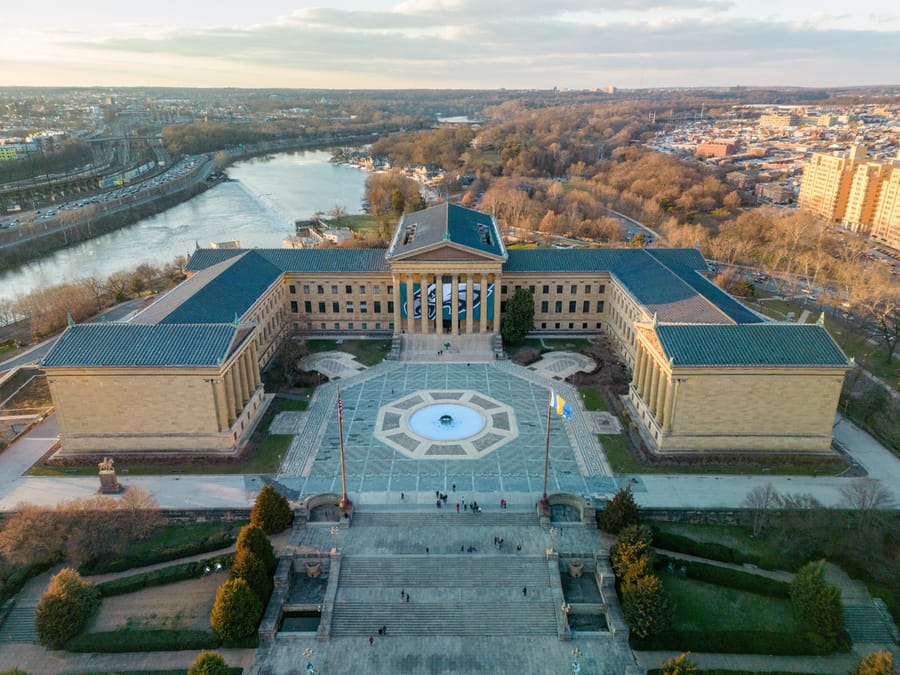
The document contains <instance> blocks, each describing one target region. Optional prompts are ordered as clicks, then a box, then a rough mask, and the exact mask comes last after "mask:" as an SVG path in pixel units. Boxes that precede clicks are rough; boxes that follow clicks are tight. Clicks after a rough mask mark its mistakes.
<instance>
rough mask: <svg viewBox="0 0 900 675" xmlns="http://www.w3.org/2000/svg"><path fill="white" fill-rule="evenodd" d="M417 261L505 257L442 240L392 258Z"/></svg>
mask: <svg viewBox="0 0 900 675" xmlns="http://www.w3.org/2000/svg"><path fill="white" fill-rule="evenodd" d="M401 260H402V261H403V262H416V261H420V260H421V261H429V262H430V261H435V260H454V261H473V262H486V261H490V262H503V260H504V257H503V256H498V255H492V254H490V253H486V252H484V251H478V250H475V249H472V248H469V247H468V246H463V245H461V244H456V243H454V242H448V241H441V242H437V243H434V244H430V245H429V246H423V247H421V248H417V249H414V250H412V251H407V252H404V253H401V254H399V255H394V256H393V257H392V258H391V261H392V262H399V261H401Z"/></svg>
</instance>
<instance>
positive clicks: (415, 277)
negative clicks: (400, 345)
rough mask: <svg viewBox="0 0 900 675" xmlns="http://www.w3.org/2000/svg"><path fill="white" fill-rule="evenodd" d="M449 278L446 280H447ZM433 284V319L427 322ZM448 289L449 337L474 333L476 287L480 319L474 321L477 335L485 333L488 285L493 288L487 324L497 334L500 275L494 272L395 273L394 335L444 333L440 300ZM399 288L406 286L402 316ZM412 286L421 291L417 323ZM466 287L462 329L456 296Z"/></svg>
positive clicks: (441, 300) (498, 326) (457, 297)
mask: <svg viewBox="0 0 900 675" xmlns="http://www.w3.org/2000/svg"><path fill="white" fill-rule="evenodd" d="M447 277H449V280H448V279H447ZM432 283H434V285H435V294H434V297H435V317H434V319H429V318H428V287H429V286H430V285H431V284H432ZM448 283H449V285H450V326H449V328H450V334H451V335H459V334H460V333H465V334H472V333H475V332H476V330H475V327H476V323H475V322H476V319H475V317H474V293H473V292H472V289H473V288H474V286H475V284H478V285H479V286H480V292H481V301H480V302H481V306H480V310H479V317H478V319H477V322H478V323H477V327H478V330H477V332H479V333H486V332H487V331H488V323H489V322H488V316H487V315H488V312H487V303H488V297H487V289H488V285H489V284H493V285H494V297H493V303H494V305H493V315H494V318H493V319H491V320H490V324H491V330H492V331H493V332H497V331H499V330H500V275H499V274H496V273H493V272H441V271H438V272H434V273H431V272H394V273H393V284H394V298H393V299H394V333H395V334H399V333H402V332H406V333H421V334H426V335H427V334H429V333H436V334H439V333H443V332H445V326H444V324H443V299H444V286H445V285H446V284H448ZM401 284H406V303H407V313H406V316H405V317H404V316H403V315H402V302H403V301H402V296H401V294H400V286H401ZM415 284H419V287H420V289H421V291H420V292H421V296H420V297H421V316H420V317H419V318H418V319H416V317H415V306H414V298H415V294H414V289H415ZM462 284H465V289H466V293H465V303H466V309H465V319H464V324H463V325H461V321H460V317H459V311H458V308H459V295H460V286H461V285H462Z"/></svg>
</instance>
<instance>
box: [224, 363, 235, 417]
mask: <svg viewBox="0 0 900 675" xmlns="http://www.w3.org/2000/svg"><path fill="white" fill-rule="evenodd" d="M224 379H225V402H226V403H227V408H228V424H229V425H231V422H232V420H233V419H234V418H235V410H237V403H235V400H234V375H232V373H231V369H230V368H229V369H228V370H226V371H225V378H224Z"/></svg>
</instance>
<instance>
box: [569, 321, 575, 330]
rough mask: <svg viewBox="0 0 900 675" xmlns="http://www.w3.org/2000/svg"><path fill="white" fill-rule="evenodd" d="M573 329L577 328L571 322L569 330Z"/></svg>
mask: <svg viewBox="0 0 900 675" xmlns="http://www.w3.org/2000/svg"><path fill="white" fill-rule="evenodd" d="M573 328H575V324H574V323H572V322H571V321H570V322H569V330H572V329H573Z"/></svg>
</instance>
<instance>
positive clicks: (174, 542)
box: [119, 520, 247, 558]
mask: <svg viewBox="0 0 900 675" xmlns="http://www.w3.org/2000/svg"><path fill="white" fill-rule="evenodd" d="M246 524H247V522H246V521H242V520H241V521H237V520H236V521H232V522H220V523H191V524H183V523H181V524H177V525H166V526H165V527H161V528H160V529H159V530H157V532H156V534H154V535H153V536H152V537H151V538H150V539H148V540H147V541H138V542H135V543H133V544H131V545H130V546H129V547H128V548H126V549H125V550H124V551H123V552H122V553H121V554H119V555H120V556H121V557H131V556H133V557H137V558H141V557H149V556H150V555H151V554H154V555H155V554H156V553H158V552H160V551H167V550H171V549H178V548H181V547H185V546H188V545H189V544H194V543H196V542H198V541H200V540H203V539H208V538H210V537H215V536H220V535H221V534H222V533H229V534H231V535H233V536H235V537H236V536H237V534H238V532H239V531H240V529H241V528H242V527H243V526H244V525H246Z"/></svg>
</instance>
